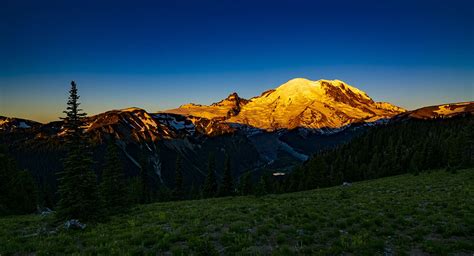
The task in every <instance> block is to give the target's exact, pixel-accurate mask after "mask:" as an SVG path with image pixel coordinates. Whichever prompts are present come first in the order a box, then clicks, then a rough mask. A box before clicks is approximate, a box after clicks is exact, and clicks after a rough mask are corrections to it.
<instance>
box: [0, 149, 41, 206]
mask: <svg viewBox="0 0 474 256" xmlns="http://www.w3.org/2000/svg"><path fill="white" fill-rule="evenodd" d="M36 206H37V189H36V183H35V180H34V179H33V176H32V175H31V173H30V172H28V171H26V170H23V171H21V170H19V169H18V167H17V165H16V162H15V161H14V160H13V158H12V157H11V156H10V155H9V154H8V150H7V147H6V146H3V145H0V215H8V214H25V213H32V212H34V211H35V210H36Z"/></svg>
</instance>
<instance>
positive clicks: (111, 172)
mask: <svg viewBox="0 0 474 256" xmlns="http://www.w3.org/2000/svg"><path fill="white" fill-rule="evenodd" d="M99 192H100V199H101V202H102V205H103V206H104V210H105V211H107V212H108V213H115V212H118V211H121V210H123V209H125V207H126V205H127V204H128V202H127V197H126V196H127V191H126V185H125V179H124V170H123V166H122V161H121V160H120V158H119V152H118V150H117V146H116V145H115V144H114V143H113V142H111V143H109V145H107V151H106V153H105V166H104V169H103V171H102V182H101V183H100V187H99Z"/></svg>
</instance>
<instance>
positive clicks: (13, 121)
mask: <svg viewBox="0 0 474 256" xmlns="http://www.w3.org/2000/svg"><path fill="white" fill-rule="evenodd" d="M40 125H41V124H40V123H38V122H35V121H31V120H26V119H21V118H14V117H4V116H0V130H2V131H14V130H17V129H30V128H36V127H39V126H40Z"/></svg>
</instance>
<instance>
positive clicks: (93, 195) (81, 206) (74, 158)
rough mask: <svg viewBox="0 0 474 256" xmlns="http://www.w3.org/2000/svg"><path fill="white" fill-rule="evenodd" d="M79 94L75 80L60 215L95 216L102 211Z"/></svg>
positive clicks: (61, 179)
mask: <svg viewBox="0 0 474 256" xmlns="http://www.w3.org/2000/svg"><path fill="white" fill-rule="evenodd" d="M78 100H79V95H78V94H77V88H76V83H75V82H74V81H72V82H71V89H70V91H69V99H68V102H67V110H66V111H64V113H65V114H66V117H64V118H61V119H62V120H63V121H64V125H63V129H64V133H65V136H64V139H65V142H66V146H67V153H66V158H65V159H64V169H63V171H61V172H60V173H58V176H59V179H58V181H59V188H58V192H59V194H60V200H59V203H58V217H59V218H62V219H67V218H78V219H81V220H91V219H94V218H96V217H97V216H98V215H99V210H100V207H99V199H98V189H97V177H96V174H95V173H94V172H93V170H92V163H93V162H92V157H91V152H90V149H89V148H88V146H87V145H86V138H85V137H84V128H83V126H84V120H83V119H84V117H85V116H86V113H83V112H82V109H80V108H79V105H80V103H79V101H78Z"/></svg>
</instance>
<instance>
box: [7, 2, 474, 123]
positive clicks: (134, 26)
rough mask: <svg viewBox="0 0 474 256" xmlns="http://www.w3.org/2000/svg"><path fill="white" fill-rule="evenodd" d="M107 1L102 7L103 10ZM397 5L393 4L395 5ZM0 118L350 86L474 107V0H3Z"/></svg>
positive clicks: (380, 95) (398, 100) (411, 102)
mask: <svg viewBox="0 0 474 256" xmlns="http://www.w3.org/2000/svg"><path fill="white" fill-rule="evenodd" d="M99 2H100V3H99ZM388 2H390V3H388ZM0 33H1V34H0V39H1V40H0V115H7V116H16V117H23V118H30V119H34V120H39V121H43V122H45V121H51V120H55V119H57V118H58V117H59V116H62V113H61V111H62V109H64V108H65V102H66V98H67V90H68V89H69V82H70V81H71V80H75V81H76V82H77V83H78V86H79V92H80V95H81V96H82V102H83V107H84V109H85V110H86V112H88V113H89V114H95V113H99V112H103V111H106V110H110V109H117V108H125V107H129V106H137V107H142V108H145V109H146V110H148V111H150V112H153V111H157V110H164V109H169V108H174V107H178V106H179V105H181V104H184V103H188V102H195V103H203V104H208V103H211V102H215V101H218V100H220V99H221V98H223V97H226V96H227V95H228V94H229V93H230V92H232V91H236V92H238V93H239V94H240V95H241V96H243V97H252V96H256V95H259V94H260V93H261V92H262V91H264V90H267V89H270V88H274V87H276V86H278V85H280V84H282V83H284V82H286V81H287V80H289V79H291V78H294V77H306V78H309V79H314V80H317V79H322V78H324V79H340V80H343V81H346V82H347V83H349V84H351V85H354V86H355V87H358V88H360V89H362V90H364V91H366V92H367V93H368V94H369V95H370V96H371V97H372V98H374V100H377V101H389V102H392V103H394V104H397V105H400V106H402V107H405V108H409V109H412V108H417V107H420V106H424V105H433V104H441V103H448V102H457V101H469V100H474V99H473V98H474V92H473V90H474V89H473V87H474V49H473V48H474V47H473V45H474V1H467V0H466V1H456V0H450V1H436V0H432V1H416V0H410V1H404V0H402V1H398V0H397V1H343V0H338V1H327V0H326V1H316V0H313V1H299V0H291V1H290V0H288V1H277V0H273V1H258V0H251V1H250V0H249V1H246V0H240V1H237V0H234V1H229V0H214V1H207V0H199V1H198V0H196V1H183V0H176V1H128V3H125V2H120V1H62V0H58V1H47V0H45V1H26V0H21V1H18V0H6V1H2V7H1V8H0Z"/></svg>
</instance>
